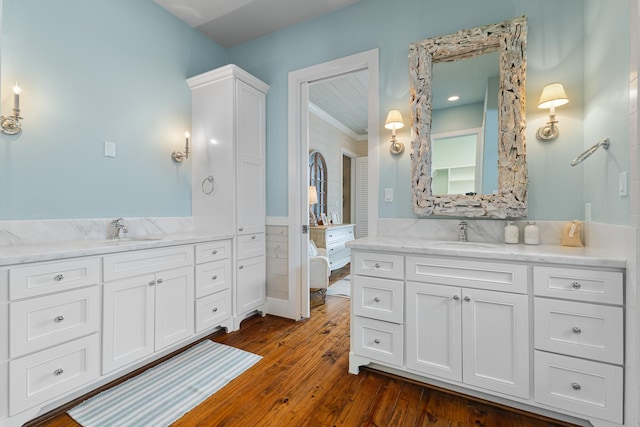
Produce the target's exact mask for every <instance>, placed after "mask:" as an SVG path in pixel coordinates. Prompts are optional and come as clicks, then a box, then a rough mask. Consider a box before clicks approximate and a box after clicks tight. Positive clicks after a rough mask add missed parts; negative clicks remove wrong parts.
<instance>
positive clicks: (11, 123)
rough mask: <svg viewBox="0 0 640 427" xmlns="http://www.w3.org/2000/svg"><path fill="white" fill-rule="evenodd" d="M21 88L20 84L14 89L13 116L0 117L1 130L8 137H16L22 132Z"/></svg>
mask: <svg viewBox="0 0 640 427" xmlns="http://www.w3.org/2000/svg"><path fill="white" fill-rule="evenodd" d="M21 91H22V89H20V86H18V83H16V85H15V86H14V87H13V116H2V117H0V130H1V131H2V133H6V134H7V135H15V134H17V133H20V131H21V130H22V124H21V123H20V119H22V117H20V92H21Z"/></svg>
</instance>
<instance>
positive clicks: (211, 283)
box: [196, 259, 231, 298]
mask: <svg viewBox="0 0 640 427" xmlns="http://www.w3.org/2000/svg"><path fill="white" fill-rule="evenodd" d="M224 289H231V259H223V260H221V261H216V262H208V263H206V264H200V265H196V298H200V297H203V296H205V295H211V294H213V293H215V292H219V291H222V290H224Z"/></svg>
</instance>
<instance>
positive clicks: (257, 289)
mask: <svg viewBox="0 0 640 427" xmlns="http://www.w3.org/2000/svg"><path fill="white" fill-rule="evenodd" d="M236 272H237V273H238V275H237V281H236V295H235V301H236V312H235V314H236V315H237V314H241V313H246V312H248V311H250V310H253V309H254V308H256V307H258V306H260V305H262V304H264V302H265V293H266V262H265V257H263V256H261V257H255V258H249V259H245V260H242V261H238V268H237V270H236Z"/></svg>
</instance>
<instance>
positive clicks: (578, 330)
mask: <svg viewBox="0 0 640 427" xmlns="http://www.w3.org/2000/svg"><path fill="white" fill-rule="evenodd" d="M571 332H573V333H574V334H576V335H580V334H581V333H582V329H580V328H578V327H577V326H574V327H573V328H571Z"/></svg>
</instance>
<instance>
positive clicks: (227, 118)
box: [187, 65, 269, 329]
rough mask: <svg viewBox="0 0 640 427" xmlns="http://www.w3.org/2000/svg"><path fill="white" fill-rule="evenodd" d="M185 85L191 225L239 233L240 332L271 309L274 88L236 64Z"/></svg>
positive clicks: (236, 310) (236, 309) (236, 286)
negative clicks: (270, 119)
mask: <svg viewBox="0 0 640 427" xmlns="http://www.w3.org/2000/svg"><path fill="white" fill-rule="evenodd" d="M187 82H188V84H189V87H190V88H191V93H192V109H191V110H192V133H193V156H192V158H193V165H192V175H193V182H194V183H195V184H194V185H193V186H192V215H193V220H194V225H195V228H196V230H198V231H207V232H216V233H221V234H228V233H233V234H234V239H233V247H234V254H235V256H234V260H233V265H234V275H233V286H232V287H233V292H232V293H233V301H234V302H233V304H232V313H233V320H234V329H237V328H239V325H240V322H241V321H242V320H244V319H245V318H246V317H247V316H249V315H250V314H253V313H255V312H259V313H264V310H265V304H266V281H267V279H266V256H265V230H266V187H265V164H266V163H265V153H266V151H265V150H266V145H265V139H266V93H267V91H268V89H269V86H268V85H267V84H265V83H264V82H262V81H260V80H259V79H257V78H255V77H254V76H252V75H250V74H249V73H247V72H246V71H244V70H242V69H241V68H239V67H237V66H235V65H227V66H224V67H221V68H218V69H215V70H212V71H209V72H206V73H203V74H200V75H198V76H194V77H192V78H190V79H188V80H187ZM200 183H201V184H202V185H200ZM259 245H261V247H259Z"/></svg>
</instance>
